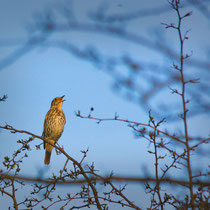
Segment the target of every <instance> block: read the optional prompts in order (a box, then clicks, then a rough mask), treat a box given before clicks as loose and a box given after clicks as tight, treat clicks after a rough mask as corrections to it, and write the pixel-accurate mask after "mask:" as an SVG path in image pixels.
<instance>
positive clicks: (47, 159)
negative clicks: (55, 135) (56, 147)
mask: <svg viewBox="0 0 210 210" xmlns="http://www.w3.org/2000/svg"><path fill="white" fill-rule="evenodd" d="M48 141H50V142H51V143H52V144H53V143H55V141H54V140H48ZM45 149H46V152H45V158H44V164H45V165H49V164H50V157H51V152H52V149H53V146H52V145H50V144H48V143H46V144H45Z"/></svg>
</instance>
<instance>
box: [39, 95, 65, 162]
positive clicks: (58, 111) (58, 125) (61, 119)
mask: <svg viewBox="0 0 210 210" xmlns="http://www.w3.org/2000/svg"><path fill="white" fill-rule="evenodd" d="M63 97H64V96H62V97H56V98H54V99H53V101H52V103H51V107H50V110H49V111H48V112H47V114H46V117H45V121H44V129H43V133H42V137H43V138H45V139H47V140H48V141H50V142H52V143H53V144H55V143H56V142H57V141H58V139H59V138H60V137H61V135H62V133H63V129H64V125H65V123H66V119H65V115H64V112H63V110H62V104H63V101H64V100H63ZM44 149H46V152H45V159H44V163H45V164H46V165H48V164H49V163H50V156H51V152H52V149H53V146H52V145H50V144H48V143H45V142H44Z"/></svg>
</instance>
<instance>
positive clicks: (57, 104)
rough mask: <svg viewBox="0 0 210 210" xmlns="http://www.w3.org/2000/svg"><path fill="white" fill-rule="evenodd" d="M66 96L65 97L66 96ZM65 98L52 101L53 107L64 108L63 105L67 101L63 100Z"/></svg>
mask: <svg viewBox="0 0 210 210" xmlns="http://www.w3.org/2000/svg"><path fill="white" fill-rule="evenodd" d="M64 96H65V95H64ZM64 96H61V97H56V98H54V99H53V100H52V103H51V107H57V108H62V104H63V102H64V101H65V100H64V99H63V98H64Z"/></svg>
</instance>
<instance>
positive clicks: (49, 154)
mask: <svg viewBox="0 0 210 210" xmlns="http://www.w3.org/2000/svg"><path fill="white" fill-rule="evenodd" d="M50 157H51V151H47V150H46V152H45V157H44V164H45V165H49V164H50Z"/></svg>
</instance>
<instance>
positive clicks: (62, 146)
mask: <svg viewBox="0 0 210 210" xmlns="http://www.w3.org/2000/svg"><path fill="white" fill-rule="evenodd" d="M56 144H57V145H58V147H59V148H60V149H61V150H62V152H63V151H64V148H63V146H62V147H61V146H60V145H59V144H58V142H56Z"/></svg>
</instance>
